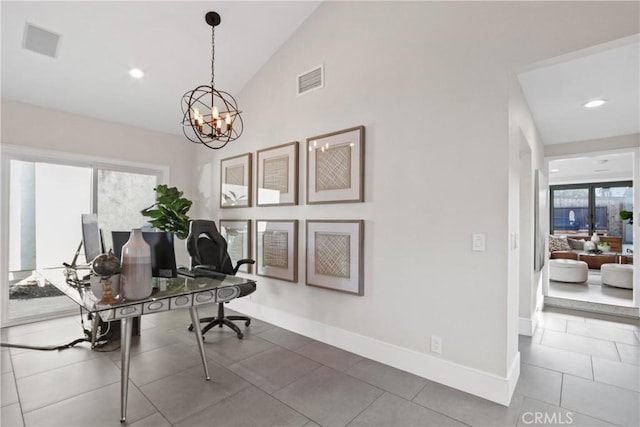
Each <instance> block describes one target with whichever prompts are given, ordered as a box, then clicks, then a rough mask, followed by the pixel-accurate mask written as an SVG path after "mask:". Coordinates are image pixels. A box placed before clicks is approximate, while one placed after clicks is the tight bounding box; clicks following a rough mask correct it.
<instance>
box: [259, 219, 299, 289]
mask: <svg viewBox="0 0 640 427" xmlns="http://www.w3.org/2000/svg"><path fill="white" fill-rule="evenodd" d="M256 274H257V275H259V276H264V277H271V278H274V279H280V280H286V281H288V282H297V281H298V220H297V219H292V220H273V219H270V220H256Z"/></svg>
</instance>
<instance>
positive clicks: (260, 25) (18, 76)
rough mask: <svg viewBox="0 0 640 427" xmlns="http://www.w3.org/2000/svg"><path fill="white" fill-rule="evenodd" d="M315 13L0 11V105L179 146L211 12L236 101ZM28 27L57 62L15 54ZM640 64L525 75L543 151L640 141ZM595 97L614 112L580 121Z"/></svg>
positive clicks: (172, 5)
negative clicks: (160, 136)
mask: <svg viewBox="0 0 640 427" xmlns="http://www.w3.org/2000/svg"><path fill="white" fill-rule="evenodd" d="M319 4H320V1H283V2H271V1H254V2H248V1H226V2H208V1H193V2H187V1H159V2H158V1H154V2H150V1H141V2H125V1H121V2H104V1H91V2H88V1H62V2H59V1H45V2H32V1H14V2H12V1H2V2H1V3H0V8H1V9H0V12H1V14H2V29H1V31H2V34H1V36H2V45H1V47H2V52H1V53H2V87H1V89H2V97H3V98H8V99H14V100H18V101H23V102H27V103H30V104H35V105H39V106H43V107H47V108H53V109H57V110H63V111H68V112H72V113H77V114H82V115H86V116H90V117H96V118H101V119H104V120H109V121H113V122H119V123H126V124H131V125H135V126H139V127H143V128H148V129H155V130H159V131H163V132H167V133H172V134H177V135H179V134H181V127H180V124H179V122H180V120H181V114H182V113H181V110H180V99H181V97H182V95H183V94H184V93H185V92H187V91H188V90H191V89H193V88H195V87H196V86H199V85H201V84H208V83H209V81H210V72H211V63H210V61H211V29H210V27H209V26H208V25H207V24H206V23H205V22H204V15H205V13H206V12H207V11H209V10H212V9H214V10H216V11H217V12H219V13H220V15H221V16H222V24H221V25H220V26H219V27H217V28H216V62H215V65H216V87H217V88H218V89H222V90H225V91H227V92H230V93H232V94H237V93H238V92H239V91H240V90H241V89H242V87H243V86H244V85H245V84H246V83H247V81H248V80H249V79H250V78H251V77H252V76H253V75H254V74H255V73H256V72H257V71H258V70H259V69H260V67H262V66H263V64H265V62H266V61H268V59H269V58H270V56H271V55H272V54H273V53H274V52H276V51H277V49H278V48H279V47H280V46H281V45H282V44H283V43H284V42H285V41H286V40H287V39H288V38H289V37H290V36H291V35H292V34H293V33H294V32H295V31H296V29H297V28H298V27H299V26H300V25H301V24H302V23H303V22H304V20H305V19H307V18H308V17H309V15H310V14H312V13H313V12H314V10H315V9H316V8H317V7H318V5H319ZM27 22H28V23H30V24H33V25H35V26H38V27H41V28H43V29H46V30H48V31H51V32H53V33H57V34H60V35H61V41H60V45H59V48H58V54H57V57H56V58H55V59H54V58H50V57H47V56H44V55H41V54H38V53H34V52H31V51H28V50H25V49H23V48H22V47H21V46H22V41H23V36H24V28H25V24H26V23H27ZM638 52H639V48H638V38H637V37H636V38H635V39H634V40H632V41H631V42H628V41H627V42H625V43H613V44H612V45H610V46H607V47H602V46H600V47H596V48H593V49H589V50H587V51H585V52H579V53H577V54H572V55H571V56H569V57H566V58H555V59H551V60H549V61H546V62H545V63H544V64H541V65H539V66H535V67H532V68H531V69H530V70H528V71H525V72H523V73H522V74H521V75H520V76H519V77H520V81H521V84H522V87H523V90H524V93H525V96H526V98H527V100H528V102H529V105H530V108H531V110H532V113H533V115H534V118H535V120H536V123H537V126H538V128H539V130H540V133H541V136H542V139H543V141H544V142H545V143H546V144H555V143H560V142H568V141H576V140H585V139H594V138H602V137H606V136H612V135H621V134H631V133H638V132H640V130H639V127H640V123H639V121H640V111H639V105H640V100H639V96H640V85H639V82H638V80H639V78H640V77H639V76H640V67H639V63H640V61H639V58H638ZM313 65H316V64H309V67H311V66H313ZM131 67H139V68H141V69H143V70H144V72H145V73H146V75H145V77H144V78H143V79H142V80H134V79H132V78H131V77H129V75H128V70H129V69H130V68H131ZM305 70H306V68H305V69H302V70H300V72H304V71H305ZM292 86H293V84H292ZM594 97H604V98H606V99H608V100H609V102H608V103H607V104H606V105H605V106H604V107H602V108H600V109H597V110H592V111H587V110H584V109H583V108H582V104H583V103H584V102H585V101H587V100H589V99H592V98H594Z"/></svg>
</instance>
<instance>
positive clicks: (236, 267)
mask: <svg viewBox="0 0 640 427" xmlns="http://www.w3.org/2000/svg"><path fill="white" fill-rule="evenodd" d="M255 263H256V261H255V260H253V259H248V258H245V259H241V260H238V262H237V263H236V266H235V267H234V269H233V275H234V276H235V275H236V273H237V272H238V269H239V268H240V266H242V265H244V264H255Z"/></svg>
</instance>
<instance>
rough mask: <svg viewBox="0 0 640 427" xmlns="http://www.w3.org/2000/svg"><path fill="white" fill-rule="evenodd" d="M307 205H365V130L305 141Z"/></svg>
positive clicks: (350, 130) (353, 129)
mask: <svg viewBox="0 0 640 427" xmlns="http://www.w3.org/2000/svg"><path fill="white" fill-rule="evenodd" d="M307 149H308V153H307V204H310V205H312V204H319V203H349V202H363V201H364V126H358V127H354V128H350V129H345V130H341V131H338V132H333V133H328V134H325V135H319V136H314V137H312V138H307Z"/></svg>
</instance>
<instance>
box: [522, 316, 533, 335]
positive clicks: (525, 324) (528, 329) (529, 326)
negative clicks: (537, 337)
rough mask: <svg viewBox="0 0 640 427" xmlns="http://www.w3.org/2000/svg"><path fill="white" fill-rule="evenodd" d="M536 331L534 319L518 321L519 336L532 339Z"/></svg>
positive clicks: (523, 318)
mask: <svg viewBox="0 0 640 427" xmlns="http://www.w3.org/2000/svg"><path fill="white" fill-rule="evenodd" d="M534 330H535V325H534V324H533V320H532V319H527V318H526V317H520V318H519V319H518V334H520V335H526V336H528V337H530V336H532V335H533V331H534Z"/></svg>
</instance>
